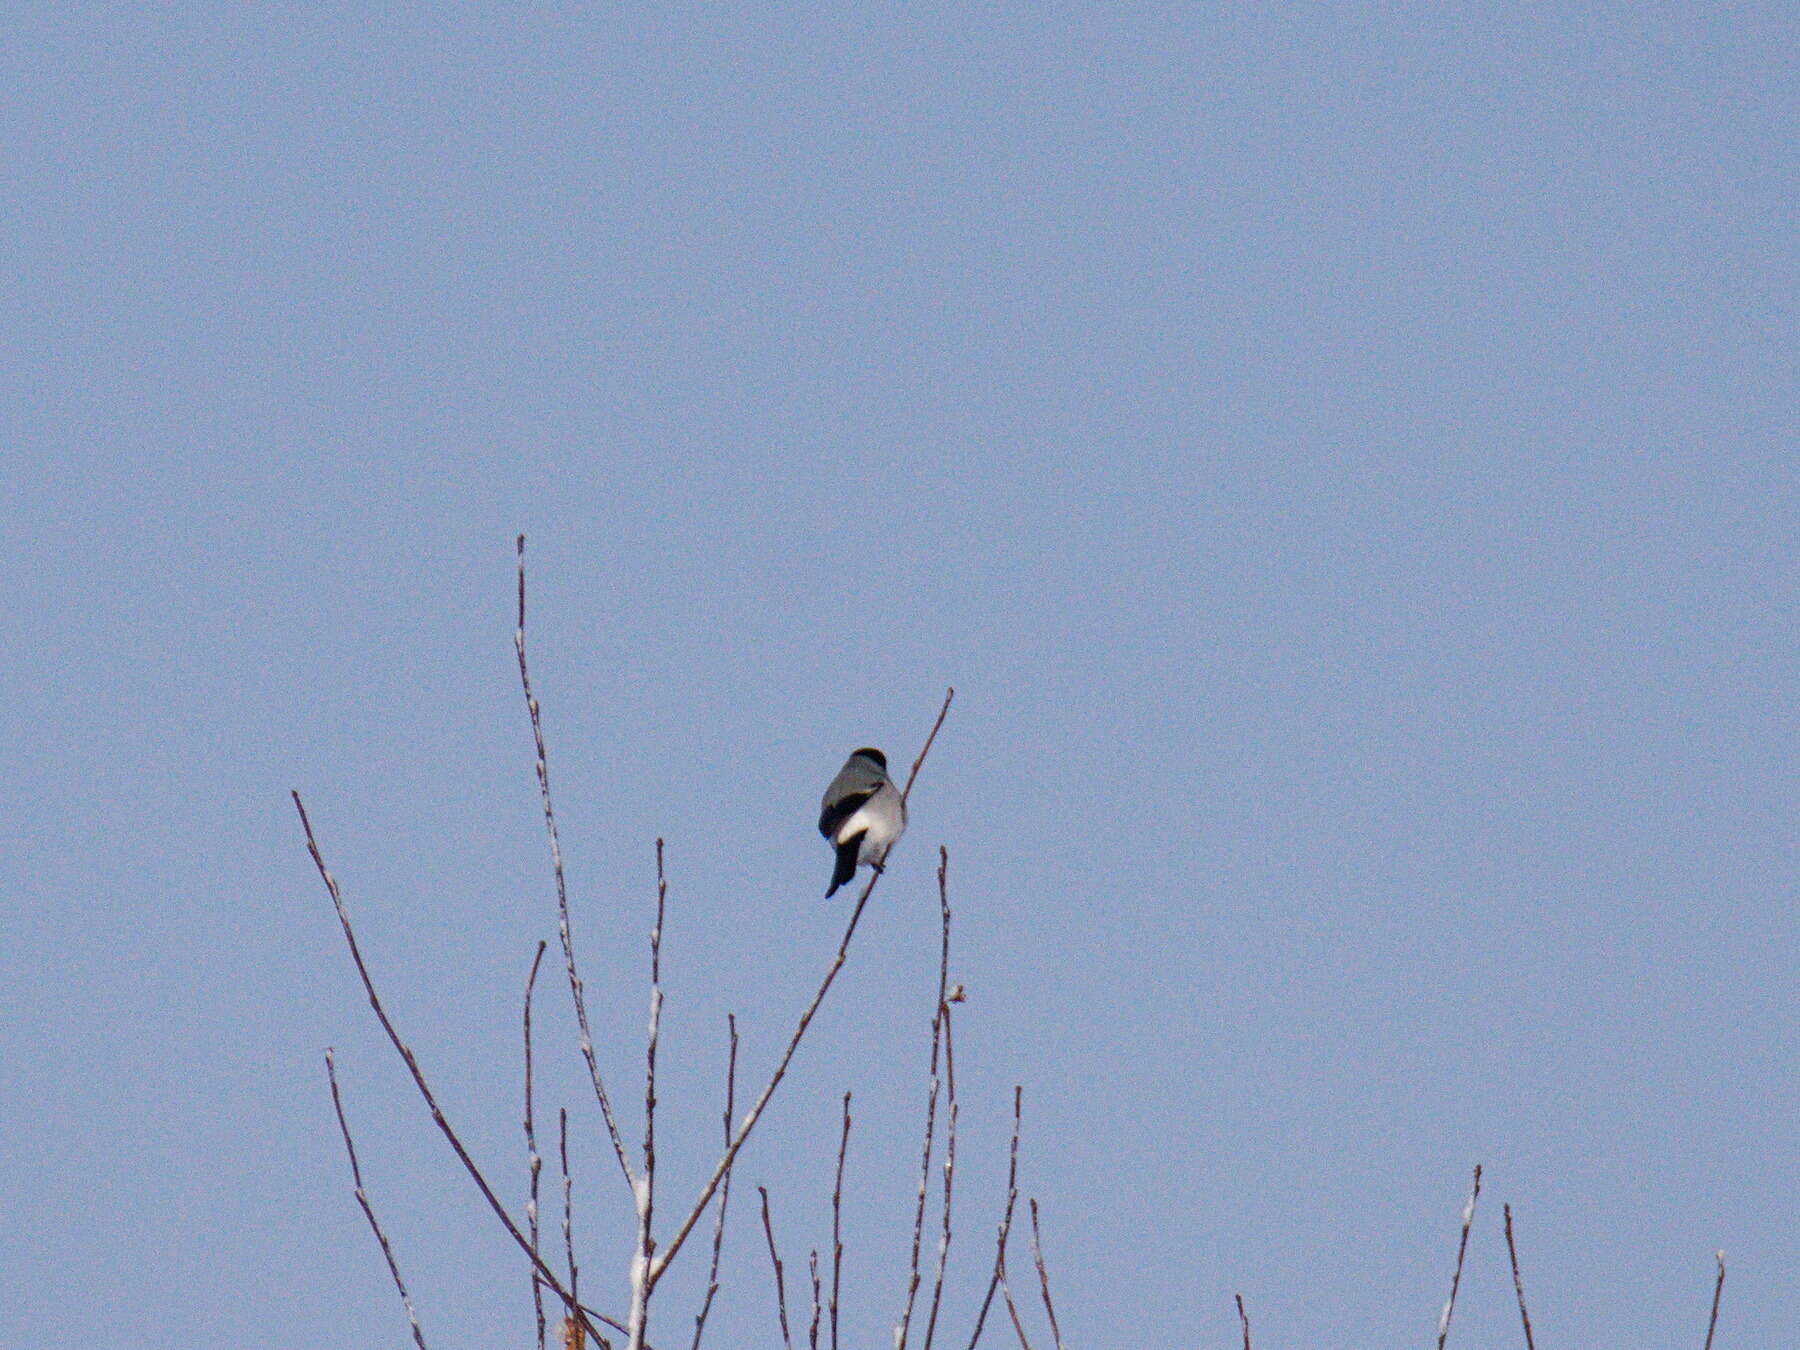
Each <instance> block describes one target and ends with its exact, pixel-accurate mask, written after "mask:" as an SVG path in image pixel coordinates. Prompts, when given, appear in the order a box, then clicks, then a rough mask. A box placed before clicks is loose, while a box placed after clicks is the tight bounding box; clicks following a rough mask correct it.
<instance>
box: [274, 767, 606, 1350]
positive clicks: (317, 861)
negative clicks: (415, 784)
mask: <svg viewBox="0 0 1800 1350" xmlns="http://www.w3.org/2000/svg"><path fill="white" fill-rule="evenodd" d="M291 795H292V796H293V799H294V809H295V810H296V811H298V812H299V813H300V828H301V829H302V830H303V831H305V833H306V851H307V852H308V853H310V854H311V855H312V860H313V866H314V867H315V868H316V869H317V870H318V873H319V876H320V878H321V879H322V880H323V881H324V883H325V889H326V890H327V891H329V892H330V894H331V903H332V905H333V906H334V907H335V908H336V910H337V917H338V926H339V927H340V928H342V929H343V930H344V941H345V942H346V943H347V944H348V946H349V948H350V959H351V960H352V961H353V962H354V963H355V964H356V973H357V975H358V976H360V977H361V979H362V986H363V992H364V993H365V994H367V995H368V998H369V1007H370V1008H372V1009H374V1012H375V1018H376V1020H377V1021H378V1022H380V1023H381V1029H382V1030H383V1031H385V1032H386V1033H387V1038H388V1040H389V1042H391V1043H392V1045H393V1047H394V1049H395V1051H396V1052H398V1054H399V1056H400V1059H401V1061H402V1062H403V1063H404V1064H405V1065H406V1069H407V1072H408V1073H410V1074H411V1075H412V1080H413V1085H414V1086H415V1087H417V1088H418V1089H419V1095H420V1096H421V1097H423V1098H424V1099H425V1105H426V1106H427V1107H428V1108H429V1109H430V1111H431V1120H432V1123H433V1124H435V1125H436V1126H437V1127H438V1130H439V1131H440V1132H441V1133H442V1134H443V1136H444V1139H445V1142H447V1143H448V1144H449V1145H450V1148H451V1151H452V1152H454V1153H455V1154H456V1157H457V1160H458V1161H459V1162H461V1163H462V1165H463V1170H464V1171H466V1172H467V1173H468V1174H469V1179H470V1180H471V1181H473V1182H474V1183H475V1187H476V1189H477V1190H479V1191H480V1192H481V1196H482V1199H484V1200H486V1201H487V1203H488V1208H489V1209H491V1210H493V1211H494V1217H495V1218H497V1219H499V1220H500V1222H501V1224H502V1225H504V1226H505V1228H506V1231H507V1233H508V1234H509V1235H510V1236H511V1238H512V1240H513V1242H514V1243H515V1244H516V1245H517V1246H518V1248H519V1250H520V1251H522V1252H524V1253H525V1255H526V1256H528V1257H529V1258H530V1259H531V1264H532V1265H533V1266H534V1267H535V1268H536V1270H537V1272H538V1274H540V1275H542V1276H543V1277H544V1283H545V1284H547V1285H548V1286H549V1287H550V1289H551V1291H552V1292H553V1293H554V1294H555V1295H556V1296H557V1297H558V1298H560V1299H561V1300H562V1301H563V1305H564V1306H565V1307H566V1308H568V1310H569V1312H570V1315H571V1316H574V1317H577V1318H579V1319H580V1320H581V1321H582V1322H584V1323H586V1325H585V1326H584V1328H583V1329H584V1330H585V1331H586V1332H587V1333H588V1334H589V1335H591V1336H593V1337H594V1339H595V1340H596V1341H599V1340H600V1335H599V1333H598V1332H597V1331H596V1330H595V1329H594V1327H593V1325H592V1324H591V1323H588V1322H587V1314H586V1313H585V1312H584V1311H583V1310H582V1308H581V1305H580V1304H579V1303H578V1302H577V1301H576V1299H575V1296H574V1295H573V1294H571V1293H570V1292H569V1291H568V1290H567V1289H565V1288H563V1285H562V1281H561V1280H559V1279H557V1278H556V1272H555V1271H553V1270H551V1269H550V1267H549V1266H547V1265H545V1264H544V1260H543V1258H542V1257H541V1256H539V1255H538V1253H537V1250H536V1249H535V1248H534V1247H533V1246H532V1244H531V1241H530V1239H529V1238H527V1237H526V1236H525V1234H524V1233H522V1232H520V1231H519V1225H518V1224H517V1223H515V1222H514V1221H513V1217H512V1215H511V1214H509V1213H507V1212H506V1206H505V1205H503V1204H501V1203H500V1197H499V1196H497V1195H496V1194H494V1188H493V1187H492V1186H491V1185H489V1184H488V1179H487V1177H486V1176H485V1175H484V1174H483V1173H482V1170H481V1168H480V1167H478V1166H476V1163H475V1159H474V1158H473V1157H471V1156H470V1154H469V1150H468V1149H467V1148H465V1147H464V1146H463V1141H462V1139H461V1137H460V1136H458V1134H457V1133H456V1130H455V1129H454V1128H453V1127H452V1126H451V1124H450V1120H449V1118H448V1117H447V1116H445V1115H444V1111H443V1108H442V1107H441V1106H439V1105H438V1100H437V1095H436V1094H435V1093H434V1092H432V1090H431V1084H429V1083H428V1082H426V1081H425V1074H424V1071H423V1070H421V1069H420V1068H419V1060H418V1057H417V1056H416V1055H414V1054H413V1052H412V1047H410V1046H409V1045H407V1043H406V1042H405V1041H403V1040H401V1039H400V1033H399V1031H398V1030H397V1029H396V1028H395V1026H394V1023H393V1021H392V1020H391V1019H390V1018H389V1017H388V1015H387V1009H386V1008H384V1007H383V1006H382V1004H381V996H380V995H379V994H378V993H376V992H375V981H374V979H373V977H371V976H370V974H369V967H368V965H367V964H366V963H365V962H364V961H363V954H362V948H361V947H360V946H358V945H357V941H356V930H355V929H354V928H352V927H351V926H350V911H349V909H348V907H347V906H346V905H345V904H344V895H343V892H342V891H340V890H339V889H338V884H337V878H335V877H334V876H332V875H331V869H330V868H328V867H327V866H326V865H325V855H324V854H322V853H321V852H319V844H318V841H317V840H316V839H314V838H313V828H312V821H311V820H309V819H308V818H307V815H306V804H305V803H304V802H302V801H301V800H300V794H299V793H298V792H295V793H293V794H291ZM600 1320H601V1321H603V1322H605V1323H606V1324H607V1325H608V1326H613V1327H618V1328H619V1329H620V1330H623V1329H624V1328H623V1324H621V1323H618V1322H615V1321H613V1319H612V1318H610V1317H604V1316H603V1317H601V1318H600Z"/></svg>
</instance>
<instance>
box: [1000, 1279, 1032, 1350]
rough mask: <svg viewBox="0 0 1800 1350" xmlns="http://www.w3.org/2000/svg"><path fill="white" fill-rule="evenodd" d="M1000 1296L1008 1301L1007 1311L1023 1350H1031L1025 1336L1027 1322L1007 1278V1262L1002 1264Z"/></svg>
mask: <svg viewBox="0 0 1800 1350" xmlns="http://www.w3.org/2000/svg"><path fill="white" fill-rule="evenodd" d="M1000 1296H1001V1297H1002V1298H1004V1299H1005V1300H1006V1311H1007V1312H1008V1313H1009V1314H1011V1316H1012V1324H1013V1330H1014V1331H1016V1332H1017V1333H1018V1335H1019V1345H1020V1346H1021V1347H1022V1350H1031V1342H1030V1340H1029V1339H1027V1338H1026V1335H1025V1322H1024V1320H1023V1319H1022V1318H1020V1316H1019V1305H1018V1304H1017V1303H1015V1302H1013V1296H1012V1283H1011V1282H1010V1281H1009V1280H1008V1279H1007V1277H1006V1261H1005V1260H1004V1259H1002V1260H1001V1262H1000Z"/></svg>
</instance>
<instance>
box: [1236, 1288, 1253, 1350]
mask: <svg viewBox="0 0 1800 1350" xmlns="http://www.w3.org/2000/svg"><path fill="white" fill-rule="evenodd" d="M1232 1297H1233V1298H1235V1299H1236V1300H1237V1308H1238V1324H1239V1325H1240V1326H1242V1327H1243V1328H1244V1350H1250V1314H1249V1313H1247V1312H1245V1311H1244V1296H1243V1295H1242V1294H1233V1295H1232Z"/></svg>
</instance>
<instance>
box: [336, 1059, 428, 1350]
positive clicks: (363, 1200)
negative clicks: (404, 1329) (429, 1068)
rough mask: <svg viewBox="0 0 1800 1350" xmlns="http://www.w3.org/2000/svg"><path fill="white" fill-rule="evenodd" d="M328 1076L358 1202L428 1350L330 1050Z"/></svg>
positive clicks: (421, 1349)
mask: <svg viewBox="0 0 1800 1350" xmlns="http://www.w3.org/2000/svg"><path fill="white" fill-rule="evenodd" d="M325 1076H326V1077H327V1078H328V1079H329V1080H330V1081H331V1107H332V1109H333V1110H334V1111H336V1112H337V1121H338V1129H339V1131H341V1132H342V1134H343V1136H344V1152H346V1153H348V1154H349V1155H350V1178H351V1180H352V1181H354V1182H355V1183H356V1203H357V1204H359V1205H361V1206H362V1212H363V1217H364V1218H365V1219H367V1220H368V1221H369V1229H370V1231H371V1232H373V1233H374V1234H375V1241H376V1242H378V1243H380V1244H381V1255H382V1257H383V1258H384V1259H385V1260H386V1261H387V1268H388V1274H390V1275H392V1276H393V1277H394V1288H396V1289H398V1290H399V1291H400V1302H401V1303H402V1304H404V1305H405V1307H406V1320H407V1321H408V1322H409V1323H411V1324H412V1335H413V1342H414V1344H416V1345H417V1346H418V1347H419V1350H425V1333H424V1332H423V1331H421V1330H420V1329H419V1314H418V1312H417V1311H416V1310H415V1309H414V1308H413V1301H412V1295H411V1294H409V1293H407V1292H406V1281H405V1280H403V1279H401V1278H400V1266H399V1264H398V1263H397V1262H396V1261H395V1260H394V1249H393V1247H392V1246H390V1245H389V1244H388V1239H387V1234H386V1233H384V1232H382V1231H381V1221H380V1220H378V1219H377V1218H376V1217H375V1207H374V1206H373V1205H371V1204H370V1203H369V1195H368V1192H367V1191H365V1190H363V1179H362V1165H361V1164H360V1163H358V1162H357V1161H356V1145H355V1143H353V1142H352V1141H351V1138H350V1123H349V1122H348V1121H347V1120H345V1119H344V1101H343V1098H342V1097H340V1096H339V1095H338V1081H337V1059H336V1056H335V1055H333V1053H332V1052H331V1051H329V1050H327V1051H326V1052H325Z"/></svg>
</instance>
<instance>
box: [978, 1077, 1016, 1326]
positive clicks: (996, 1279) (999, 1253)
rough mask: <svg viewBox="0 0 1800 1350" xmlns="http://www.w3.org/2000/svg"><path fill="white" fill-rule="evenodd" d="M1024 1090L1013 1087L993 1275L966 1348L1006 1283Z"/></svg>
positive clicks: (1008, 1300)
mask: <svg viewBox="0 0 1800 1350" xmlns="http://www.w3.org/2000/svg"><path fill="white" fill-rule="evenodd" d="M1024 1101H1025V1089H1024V1088H1023V1087H1020V1086H1014V1088H1013V1129H1012V1149H1011V1151H1010V1153H1009V1154H1008V1161H1007V1164H1006V1213H1005V1214H1004V1215H1003V1216H1002V1217H1001V1219H1000V1232H999V1236H998V1239H997V1240H996V1242H995V1244H994V1274H993V1277H992V1278H991V1279H989V1280H988V1287H987V1295H986V1296H985V1297H984V1298H983V1299H982V1300H981V1312H980V1313H979V1314H977V1315H976V1318H975V1333H974V1335H972V1336H970V1337H969V1350H975V1343H976V1342H977V1341H979V1340H980V1339H981V1329H982V1328H983V1327H984V1326H986V1325H987V1315H988V1309H989V1308H990V1307H991V1306H993V1302H994V1291H995V1290H996V1289H998V1288H1000V1286H1001V1285H1003V1284H1004V1283H1005V1282H1006V1239H1007V1236H1008V1235H1009V1234H1010V1233H1011V1232H1012V1216H1013V1206H1014V1205H1016V1204H1017V1203H1018V1201H1019V1117H1020V1116H1021V1114H1022V1113H1023V1108H1024ZM1006 1301H1007V1306H1008V1307H1009V1308H1010V1307H1011V1306H1012V1295H1011V1293H1010V1292H1009V1293H1008V1294H1007V1300H1006ZM1018 1321H1019V1315H1018V1313H1017V1312H1016V1311H1015V1312H1014V1313H1013V1325H1014V1326H1018ZM1018 1330H1019V1339H1020V1340H1021V1341H1023V1340H1024V1339H1025V1329H1024V1328H1023V1327H1019V1328H1018Z"/></svg>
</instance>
